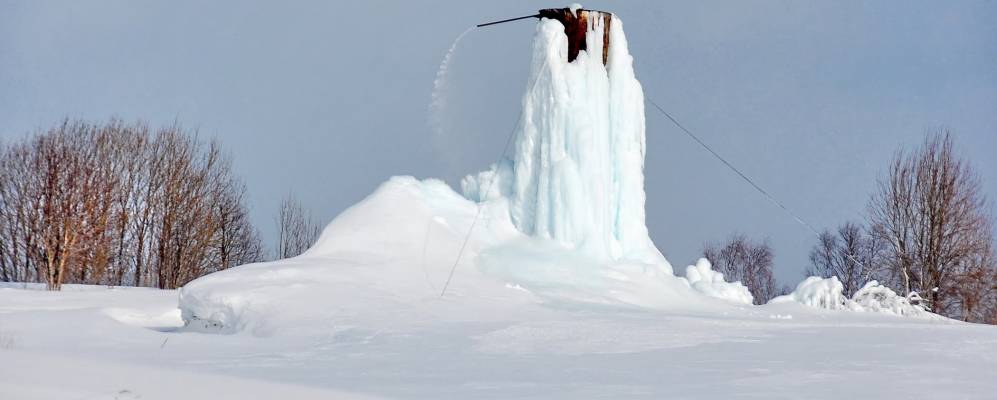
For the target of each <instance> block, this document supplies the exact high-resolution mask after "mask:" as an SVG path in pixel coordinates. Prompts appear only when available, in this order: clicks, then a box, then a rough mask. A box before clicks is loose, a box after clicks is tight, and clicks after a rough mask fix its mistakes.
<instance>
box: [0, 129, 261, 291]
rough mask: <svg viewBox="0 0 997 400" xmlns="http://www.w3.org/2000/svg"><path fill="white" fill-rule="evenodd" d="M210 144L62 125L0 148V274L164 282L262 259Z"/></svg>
mask: <svg viewBox="0 0 997 400" xmlns="http://www.w3.org/2000/svg"><path fill="white" fill-rule="evenodd" d="M245 192H246V189H245V186H244V184H243V183H242V182H241V181H240V180H238V179H236V178H235V177H234V176H233V175H232V172H231V168H230V162H229V160H228V159H227V157H225V156H224V155H223V154H222V153H221V151H220V148H219V146H218V144H217V143H215V142H203V141H201V140H199V139H198V138H197V136H196V134H194V133H192V132H189V131H186V130H184V129H183V128H181V127H179V126H177V125H173V126H167V127H164V128H161V129H157V130H152V129H150V128H149V127H148V126H147V125H146V124H145V123H142V122H136V123H125V122H122V121H120V120H110V121H108V122H106V123H98V124H93V123H88V122H84V121H70V120H66V121H64V122H63V123H61V124H59V125H58V126H56V127H54V128H52V129H50V130H48V131H45V132H39V133H37V134H35V135H32V136H29V137H27V138H25V139H24V140H21V141H19V142H16V143H10V144H7V145H5V146H0V281H21V282H30V281H37V282H45V283H47V286H48V287H49V288H50V289H59V288H60V287H61V285H62V284H63V283H89V284H109V285H135V286H154V287H159V288H176V287H179V286H182V285H183V284H185V283H186V282H188V281H190V280H192V279H194V278H196V277H198V276H201V275H203V274H206V273H209V272H212V271H216V270H220V269H226V268H229V267H232V266H236V265H239V264H244V263H248V262H254V261H259V260H261V259H262V258H263V256H264V250H263V247H262V245H261V242H260V239H259V234H258V233H257V230H256V229H255V228H253V226H252V224H251V223H250V221H249V216H248V212H247V208H246V205H245V199H244V197H245Z"/></svg>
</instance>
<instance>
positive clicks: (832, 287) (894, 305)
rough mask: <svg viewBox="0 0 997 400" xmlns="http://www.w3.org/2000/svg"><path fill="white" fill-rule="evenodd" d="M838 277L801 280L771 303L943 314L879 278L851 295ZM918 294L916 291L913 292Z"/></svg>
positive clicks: (924, 315) (917, 314)
mask: <svg viewBox="0 0 997 400" xmlns="http://www.w3.org/2000/svg"><path fill="white" fill-rule="evenodd" d="M843 291H844V286H843V285H842V284H841V281H839V280H838V278H837V277H834V276H832V277H830V278H821V277H819V276H811V277H809V278H807V279H805V280H804V281H803V282H800V284H799V285H797V286H796V289H795V290H793V292H792V293H790V294H787V295H783V296H779V297H776V298H774V299H772V300H770V301H769V304H778V303H791V302H796V303H800V304H803V305H806V306H810V307H814V308H820V309H825V310H848V311H858V312H877V313H886V314H893V315H899V316H907V317H922V318H942V317H940V316H938V315H937V314H933V313H931V312H929V311H927V310H925V308H924V307H923V306H921V305H919V304H913V303H912V302H911V299H908V298H906V297H903V296H900V295H898V294H896V292H894V291H893V290H891V289H890V288H888V287H886V286H883V285H881V284H880V283H879V282H877V281H869V282H867V283H866V284H865V285H864V286H862V288H861V289H859V290H858V291H856V292H855V294H854V295H852V298H851V299H849V298H848V297H847V296H845V295H844V294H843ZM913 295H914V296H916V293H915V294H913Z"/></svg>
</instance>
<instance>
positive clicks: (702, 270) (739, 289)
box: [685, 258, 754, 304]
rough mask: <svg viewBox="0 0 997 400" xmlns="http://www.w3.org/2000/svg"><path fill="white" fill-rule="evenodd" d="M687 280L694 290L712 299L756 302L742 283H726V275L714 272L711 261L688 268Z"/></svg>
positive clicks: (686, 270) (700, 262)
mask: <svg viewBox="0 0 997 400" xmlns="http://www.w3.org/2000/svg"><path fill="white" fill-rule="evenodd" d="M685 279H686V281H687V282H688V283H689V286H691V287H692V288H693V289H696V290H697V291H698V292H700V293H702V294H705V295H707V296H710V297H716V298H720V299H724V300H729V301H732V302H735V303H742V304H751V303H752V301H754V298H753V297H752V296H751V291H749V290H748V288H747V287H746V286H744V285H742V284H741V282H727V281H724V274H722V273H720V272H717V271H714V270H713V266H712V265H711V264H710V260H707V259H705V258H700V259H699V261H696V265H690V266H688V267H686V269H685Z"/></svg>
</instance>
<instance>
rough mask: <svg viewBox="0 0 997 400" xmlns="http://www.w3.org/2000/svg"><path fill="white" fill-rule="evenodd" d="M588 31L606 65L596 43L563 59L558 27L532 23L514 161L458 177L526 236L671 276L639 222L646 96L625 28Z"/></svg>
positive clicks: (593, 21) (592, 25)
mask: <svg viewBox="0 0 997 400" xmlns="http://www.w3.org/2000/svg"><path fill="white" fill-rule="evenodd" d="M588 24H589V26H588V32H587V34H586V42H587V43H602V42H603V35H609V49H608V52H609V54H608V58H607V62H606V65H603V63H602V59H603V54H602V51H603V48H602V47H601V46H589V48H588V50H587V51H582V52H580V53H579V55H578V57H577V58H576V59H575V60H574V61H572V62H568V60H567V57H566V54H567V52H568V40H567V37H566V36H565V34H564V26H563V25H562V24H561V23H560V22H558V21H556V20H550V19H543V20H541V22H540V23H539V24H538V25H537V33H536V37H535V39H534V42H533V62H532V66H531V71H530V78H529V81H528V84H527V85H528V86H527V88H528V89H527V91H526V94H525V95H524V96H523V114H522V117H521V119H520V125H519V128H518V131H517V133H516V141H515V147H514V152H513V155H512V157H511V158H510V159H508V160H504V161H503V162H501V163H499V164H498V165H497V166H496V167H493V168H492V169H491V170H489V171H486V172H484V173H481V174H479V175H478V176H476V177H474V176H472V177H467V178H465V180H464V182H463V185H462V186H463V188H464V193H465V195H466V196H467V197H468V198H471V199H474V200H488V199H493V198H495V197H498V196H502V197H506V198H508V199H509V210H510V217H511V219H512V221H513V223H514V224H515V226H516V227H517V228H518V229H519V230H520V231H522V232H523V233H525V234H527V235H531V236H534V237H538V238H542V239H551V240H554V241H557V242H559V243H562V244H565V245H567V246H570V247H571V248H573V249H575V250H577V251H579V252H581V253H584V254H585V255H586V256H589V257H595V258H596V259H598V260H603V261H613V260H633V261H639V262H642V263H647V264H654V265H659V266H661V267H662V268H663V269H665V270H670V269H671V266H670V265H669V264H668V263H667V261H665V259H664V257H663V256H662V255H661V253H660V252H659V251H658V250H657V248H655V246H654V244H653V243H652V242H651V239H650V238H649V236H648V232H647V227H646V225H645V217H644V171H643V168H644V149H645V143H644V94H643V90H642V89H641V86H640V83H639V82H638V81H637V79H636V77H635V76H634V71H633V58H632V57H631V56H630V53H629V51H628V49H627V39H626V36H625V34H624V33H623V24H622V22H621V21H620V20H619V19H618V18H616V17H615V16H614V17H612V22H611V23H610V26H609V27H608V32H607V27H605V26H603V19H602V18H589V19H588ZM496 177H498V179H496ZM492 180H495V182H492ZM490 189H491V190H490Z"/></svg>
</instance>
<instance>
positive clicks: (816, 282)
mask: <svg viewBox="0 0 997 400" xmlns="http://www.w3.org/2000/svg"><path fill="white" fill-rule="evenodd" d="M843 291H844V286H843V285H842V284H841V281H839V280H838V278H837V277H833V276H832V277H830V278H821V277H819V276H811V277H809V278H807V279H804V280H803V282H800V284H799V285H796V289H794V290H793V292H792V293H790V294H787V295H783V296H778V297H776V298H774V299H772V300H771V301H769V303H785V302H797V303H800V304H803V305H807V306H810V307H816V308H823V309H827V310H843V309H847V305H846V303H847V301H848V298H847V297H845V295H844V294H843V293H842V292H843Z"/></svg>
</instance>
